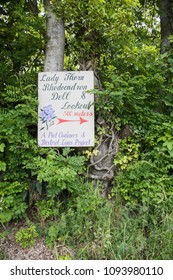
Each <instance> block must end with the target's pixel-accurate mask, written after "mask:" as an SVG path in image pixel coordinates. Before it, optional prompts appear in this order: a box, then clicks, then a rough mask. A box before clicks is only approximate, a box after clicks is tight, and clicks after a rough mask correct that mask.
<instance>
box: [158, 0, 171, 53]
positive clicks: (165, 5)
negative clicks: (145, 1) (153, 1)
mask: <svg viewBox="0 0 173 280" xmlns="http://www.w3.org/2000/svg"><path fill="white" fill-rule="evenodd" d="M171 2H172V0H158V6H159V11H160V26H161V46H160V52H161V53H165V52H166V51H167V50H169V48H170V46H171V43H170V40H169V36H170V35H173V4H172V3H171Z"/></svg>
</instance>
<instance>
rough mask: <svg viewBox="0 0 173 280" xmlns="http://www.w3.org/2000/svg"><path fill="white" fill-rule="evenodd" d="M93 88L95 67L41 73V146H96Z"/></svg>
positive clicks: (39, 133)
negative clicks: (85, 69)
mask: <svg viewBox="0 0 173 280" xmlns="http://www.w3.org/2000/svg"><path fill="white" fill-rule="evenodd" d="M93 88H94V75H93V72H92V71H76V72H74V71H72V72H42V73H39V75H38V99H39V106H38V145H39V146H41V147H89V146H94V96H93V94H92V93H90V92H89V91H90V90H92V89H93Z"/></svg>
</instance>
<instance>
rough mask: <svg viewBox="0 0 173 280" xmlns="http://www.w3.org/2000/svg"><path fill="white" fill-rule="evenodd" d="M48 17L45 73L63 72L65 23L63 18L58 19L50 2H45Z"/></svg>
mask: <svg viewBox="0 0 173 280" xmlns="http://www.w3.org/2000/svg"><path fill="white" fill-rule="evenodd" d="M44 6H45V11H46V16H47V30H46V36H47V40H48V41H47V44H46V54H45V61H44V71H45V72H51V71H52V72H53V71H63V68H64V46H65V35H64V22H63V19H62V18H59V19H57V18H56V16H55V14H54V13H53V11H52V6H51V4H50V0H44Z"/></svg>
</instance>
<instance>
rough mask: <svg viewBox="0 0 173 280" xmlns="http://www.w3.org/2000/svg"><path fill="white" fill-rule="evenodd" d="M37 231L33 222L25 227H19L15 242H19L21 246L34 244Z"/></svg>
mask: <svg viewBox="0 0 173 280" xmlns="http://www.w3.org/2000/svg"><path fill="white" fill-rule="evenodd" d="M37 237H38V232H37V229H36V226H35V225H34V224H30V226H29V227H27V228H21V229H19V230H18V232H17V233H16V242H18V243H19V244H20V246H21V247H22V248H26V247H30V246H34V245H35V242H36V238H37Z"/></svg>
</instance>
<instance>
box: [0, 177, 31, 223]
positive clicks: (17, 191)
mask: <svg viewBox="0 0 173 280" xmlns="http://www.w3.org/2000/svg"><path fill="white" fill-rule="evenodd" d="M26 189H27V185H26V184H24V183H23V184H21V183H19V182H17V181H16V182H13V183H9V182H0V202H1V203H0V222H1V223H4V222H9V221H10V220H11V219H16V218H19V217H23V216H24V215H25V211H26V209H27V207H28V206H27V204H26V202H25V201H24V192H25V191H26Z"/></svg>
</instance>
